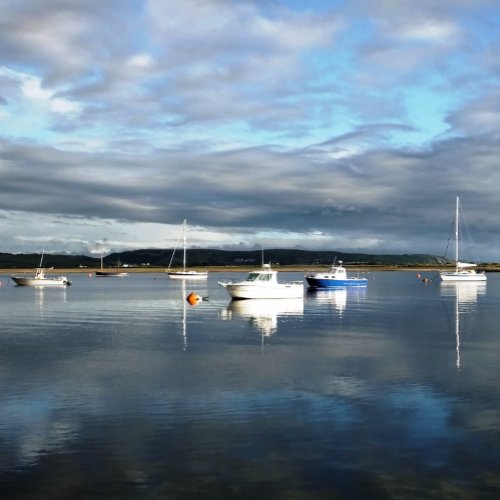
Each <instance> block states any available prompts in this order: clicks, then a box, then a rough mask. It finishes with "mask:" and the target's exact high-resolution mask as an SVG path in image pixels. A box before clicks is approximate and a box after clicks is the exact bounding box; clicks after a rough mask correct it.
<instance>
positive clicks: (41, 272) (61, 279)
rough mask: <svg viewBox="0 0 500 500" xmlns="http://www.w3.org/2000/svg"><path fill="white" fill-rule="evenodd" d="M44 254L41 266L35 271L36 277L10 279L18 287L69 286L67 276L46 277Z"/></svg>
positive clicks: (13, 277)
mask: <svg viewBox="0 0 500 500" xmlns="http://www.w3.org/2000/svg"><path fill="white" fill-rule="evenodd" d="M42 262H43V253H42V257H41V258H40V264H39V265H38V267H37V268H36V270H35V275H34V276H11V277H10V279H11V280H12V281H13V282H14V283H15V284H16V285H18V286H69V285H71V281H70V280H68V278H66V276H45V269H44V268H43V267H42Z"/></svg>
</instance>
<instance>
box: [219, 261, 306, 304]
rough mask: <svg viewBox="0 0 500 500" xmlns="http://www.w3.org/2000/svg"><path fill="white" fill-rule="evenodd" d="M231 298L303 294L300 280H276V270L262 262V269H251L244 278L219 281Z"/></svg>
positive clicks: (267, 297)
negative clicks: (232, 280) (280, 281)
mask: <svg viewBox="0 0 500 500" xmlns="http://www.w3.org/2000/svg"><path fill="white" fill-rule="evenodd" d="M219 285H221V286H222V287H224V288H225V289H226V290H227V292H228V293H229V295H230V296H231V298H232V299H296V298H302V297H303V296H304V284H303V282H302V281H291V282H288V283H279V282H278V272H277V271H274V270H273V269H271V265H270V264H264V265H263V266H262V269H260V270H256V271H251V272H250V273H249V274H248V276H247V277H246V279H244V280H242V281H237V282H223V281H219Z"/></svg>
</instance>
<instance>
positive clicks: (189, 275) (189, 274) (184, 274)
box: [165, 219, 208, 280]
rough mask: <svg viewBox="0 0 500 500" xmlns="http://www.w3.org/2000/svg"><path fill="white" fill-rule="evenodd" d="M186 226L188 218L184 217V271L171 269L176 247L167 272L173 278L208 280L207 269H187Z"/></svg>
mask: <svg viewBox="0 0 500 500" xmlns="http://www.w3.org/2000/svg"><path fill="white" fill-rule="evenodd" d="M186 226H187V220H186V219H184V221H183V223H182V245H183V256H182V271H171V270H170V266H171V265H172V261H173V259H174V255H175V250H176V249H175V248H174V251H173V252H172V258H171V259H170V263H169V265H168V269H166V270H165V272H166V273H167V274H168V277H169V278H171V279H184V280H185V279H189V280H206V279H207V277H208V272H207V271H195V270H193V269H187V267H186V239H187V238H186Z"/></svg>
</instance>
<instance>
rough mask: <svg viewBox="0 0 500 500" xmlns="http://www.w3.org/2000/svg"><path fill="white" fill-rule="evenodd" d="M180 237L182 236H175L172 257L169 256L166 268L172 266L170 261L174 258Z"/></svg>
mask: <svg viewBox="0 0 500 500" xmlns="http://www.w3.org/2000/svg"><path fill="white" fill-rule="evenodd" d="M181 237H182V235H179V236H177V241H176V242H175V245H174V250H173V252H172V257H170V262H169V263H168V268H167V269H170V267H171V266H172V261H173V260H174V257H175V251H176V250H177V247H178V245H179V241H180V240H181Z"/></svg>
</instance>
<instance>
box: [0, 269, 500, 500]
mask: <svg viewBox="0 0 500 500" xmlns="http://www.w3.org/2000/svg"><path fill="white" fill-rule="evenodd" d="M367 276H368V277H369V284H368V287H367V288H366V289H355V290H347V291H346V290H335V291H327V292H317V293H312V294H310V293H308V294H306V296H305V298H304V300H303V301H301V300H299V301H296V300H291V301H288V300H286V301H263V302H261V301H245V302H238V303H230V301H229V298H228V296H227V295H226V292H225V291H224V290H223V289H220V288H219V287H218V285H217V280H219V279H227V278H234V277H235V276H234V275H232V276H230V275H227V274H226V275H225V274H216V273H212V274H210V276H209V280H208V283H192V284H187V285H186V286H184V287H183V285H182V284H181V283H180V282H176V281H173V280H167V279H166V278H165V276H164V275H160V274H158V275H153V274H136V275H131V276H130V277H128V278H121V279H120V278H118V279H110V278H101V279H96V278H89V277H88V276H87V275H86V274H80V275H74V276H72V280H73V286H71V287H69V288H67V289H34V288H26V287H15V286H11V285H9V283H8V280H7V277H5V276H3V277H0V280H1V281H2V286H1V287H0V328H1V331H0V391H1V393H0V394H1V398H0V493H1V498H20V499H21V498H22V499H26V498H30V499H31V498H37V499H38V498H41V499H45V498H47V499H49V498H50V499H54V498H107V499H115V498H116V499H128V498H134V499H135V498H141V499H142V498H155V499H156V498H168V499H181V498H182V499H185V498H210V499H213V498H243V499H247V498H248V499H250V498H251V499H255V498H260V499H273V500H274V499H304V498H307V499H333V498H353V499H354V498H355V499H358V498H380V499H382V498H384V499H385V498H415V499H416V498H419V499H420V498H432V499H443V498H450V499H451V498H453V499H456V498H464V499H465V498H467V499H484V498H498V497H499V494H500V383H499V382H500V331H499V325H500V308H499V303H500V275H495V274H490V275H489V276H488V282H487V284H486V286H484V285H481V284H478V285H470V284H465V286H462V285H459V286H457V285H448V286H444V285H441V284H440V283H439V282H437V281H435V282H434V281H433V282H431V283H423V282H422V280H421V279H417V277H416V275H415V273H410V272H386V273H371V274H368V275H367ZM429 276H432V274H429ZM155 277H158V279H154V278H155ZM300 277H301V276H300V275H299V274H294V273H290V274H287V273H283V276H282V277H281V279H282V280H285V279H289V278H294V279H296V278H300ZM190 291H196V292H197V293H198V294H199V295H201V296H204V297H208V298H209V300H206V301H203V302H201V303H199V304H198V305H196V306H190V305H189V304H187V302H186V301H185V297H186V296H187V294H188V293H189V292H190Z"/></svg>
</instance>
